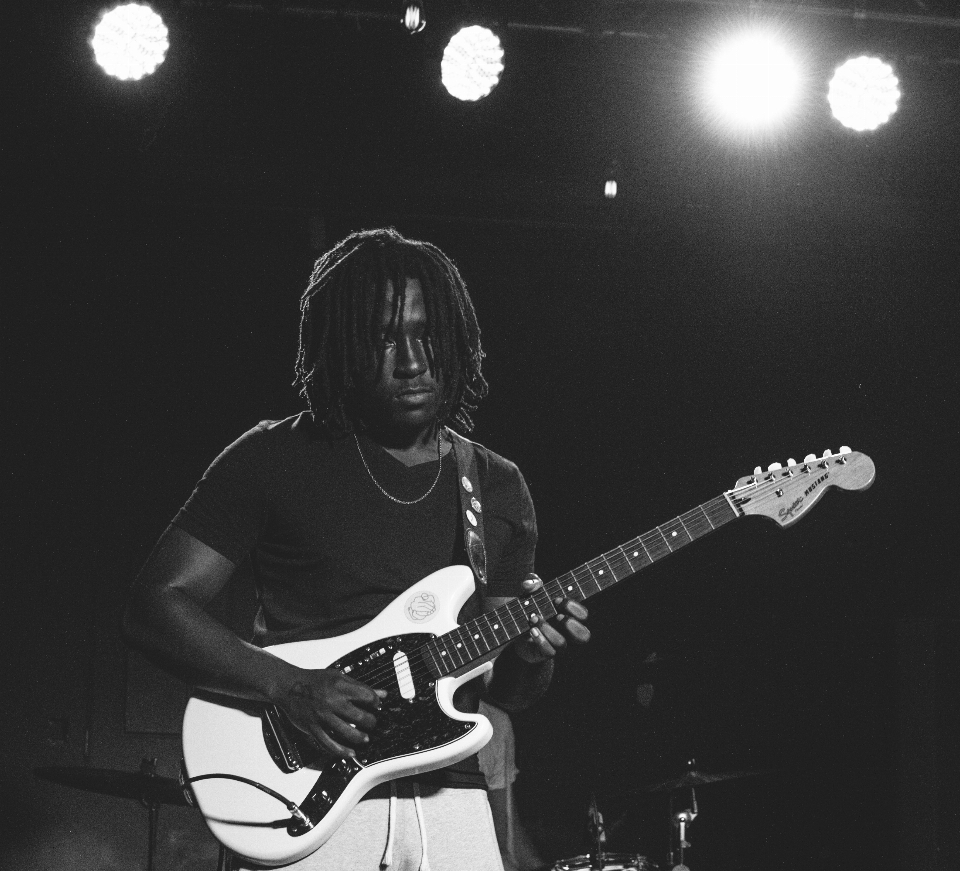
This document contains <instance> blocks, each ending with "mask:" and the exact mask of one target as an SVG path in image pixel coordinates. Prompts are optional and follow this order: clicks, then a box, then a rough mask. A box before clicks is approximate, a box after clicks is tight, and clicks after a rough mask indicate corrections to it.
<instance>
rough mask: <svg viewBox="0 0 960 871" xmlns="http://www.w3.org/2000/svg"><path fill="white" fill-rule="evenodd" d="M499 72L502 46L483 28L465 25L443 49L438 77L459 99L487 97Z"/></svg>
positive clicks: (495, 37)
mask: <svg viewBox="0 0 960 871" xmlns="http://www.w3.org/2000/svg"><path fill="white" fill-rule="evenodd" d="M502 72H503V46H502V45H500V39H499V37H497V35H496V34H495V33H493V31H490V30H487V28H486V27H480V26H479V25H476V24H475V25H473V26H471V27H464V28H463V29H462V30H460V31H458V32H457V33H455V34H454V35H453V37H452V38H451V40H450V42H448V43H447V47H446V48H445V49H444V50H443V60H442V61H441V63H440V78H441V79H442V81H443V84H444V87H445V88H446V89H447V90H448V91H449V92H450V94H451V95H452V96H454V97H456V98H457V99H458V100H479V99H480V98H481V97H486V96H487V94H489V93H490V92H491V91H492V90H493V89H494V88H495V87H496V86H497V82H499V81H500V74H501V73H502Z"/></svg>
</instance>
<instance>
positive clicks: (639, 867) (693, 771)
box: [550, 759, 771, 871]
mask: <svg viewBox="0 0 960 871" xmlns="http://www.w3.org/2000/svg"><path fill="white" fill-rule="evenodd" d="M768 773H771V772H770V771H728V772H724V773H716V774H709V773H707V772H705V771H698V770H697V768H696V760H693V759H691V760H689V761H688V763H687V771H686V772H684V773H683V774H682V775H681V776H680V777H676V778H673V779H670V780H663V781H659V782H656V783H650V784H646V785H644V786H641V787H639V788H637V789H634V790H633V791H632V793H631V794H633V795H636V794H637V793H642V792H643V793H667V795H668V808H669V812H668V815H667V824H668V825H669V835H670V838H669V844H670V847H669V855H668V856H667V864H666V865H665V866H663V865H661V864H659V863H657V862H655V861H653V860H651V859H649V858H647V857H646V856H641V855H639V854H637V853H612V852H607V850H606V842H607V831H606V827H605V826H604V822H603V815H602V814H601V813H600V811H599V809H598V808H597V800H596V795H591V797H590V806H589V809H588V811H587V819H588V831H589V834H590V842H591V851H590V852H589V853H586V854H584V855H581V856H574V857H573V858H571V859H561V860H560V861H559V862H557V863H556V864H554V865H552V866H551V869H550V871H629V869H634V871H660V869H661V868H665V871H690V869H689V868H688V866H687V865H686V864H685V853H686V851H687V850H689V849H690V847H691V844H690V841H689V840H688V839H687V832H688V829H689V828H690V826H691V824H692V823H693V821H694V820H695V819H696V818H697V816H698V814H699V810H698V806H697V792H696V791H697V787H701V786H706V785H708V784H712V783H719V782H720V781H725V780H733V779H736V778H741V777H752V776H755V775H758V774H768ZM684 805H688V806H686V807H685V806H684Z"/></svg>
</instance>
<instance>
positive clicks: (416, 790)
mask: <svg viewBox="0 0 960 871" xmlns="http://www.w3.org/2000/svg"><path fill="white" fill-rule="evenodd" d="M413 805H414V807H415V808H416V809H417V823H418V824H419V826H420V848H421V850H422V855H421V857H420V869H419V871H430V860H429V859H428V858H427V824H426V821H425V820H424V818H423V805H422V804H421V803H420V787H419V786H418V785H417V782H416V781H414V782H413Z"/></svg>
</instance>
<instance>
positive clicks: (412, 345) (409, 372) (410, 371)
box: [396, 338, 429, 378]
mask: <svg viewBox="0 0 960 871" xmlns="http://www.w3.org/2000/svg"><path fill="white" fill-rule="evenodd" d="M428 368H429V360H427V352H426V350H425V349H424V347H423V343H422V342H419V341H417V340H416V339H411V338H406V339H404V340H403V341H402V342H400V344H399V347H398V348H397V366H396V374H397V376H398V377H401V378H415V377H416V376H417V375H422V374H423V373H424V372H426V371H427V369H428Z"/></svg>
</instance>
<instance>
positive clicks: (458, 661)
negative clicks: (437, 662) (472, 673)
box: [440, 632, 466, 671]
mask: <svg viewBox="0 0 960 871" xmlns="http://www.w3.org/2000/svg"><path fill="white" fill-rule="evenodd" d="M452 636H453V633H452V632H448V633H446V635H441V636H440V637H441V639H442V640H443V651H441V654H440V655H441V656H442V655H443V653H444V652H445V653H446V654H447V656H446V658H447V662H449V663H450V664H451V665H452V666H453V670H454V671H455V670H456V669H458V668H460V666H461V665H464V664H465V663H466V659H464V658H463V656H462V655H460V654H459V653H458V651H457V648H456V645H455V642H454V639H453V637H452Z"/></svg>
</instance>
